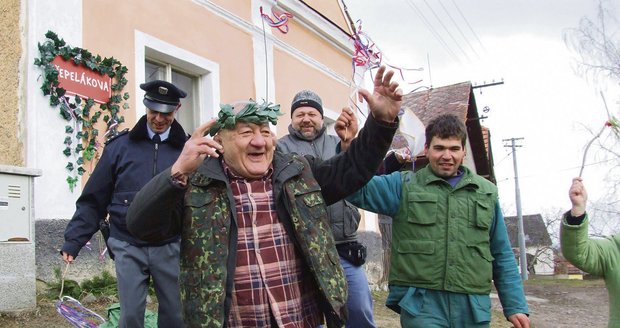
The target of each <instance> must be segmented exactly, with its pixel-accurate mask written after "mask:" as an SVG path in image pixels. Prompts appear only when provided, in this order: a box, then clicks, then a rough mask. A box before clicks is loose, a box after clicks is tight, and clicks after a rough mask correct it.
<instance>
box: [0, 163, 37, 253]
mask: <svg viewBox="0 0 620 328" xmlns="http://www.w3.org/2000/svg"><path fill="white" fill-rule="evenodd" d="M29 186H30V177H28V176H23V175H7V174H0V227H2V229H0V242H2V241H31V240H32V235H31V231H30V228H31V223H32V222H30V202H29V198H30V190H29Z"/></svg>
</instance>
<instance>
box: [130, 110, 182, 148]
mask: <svg viewBox="0 0 620 328" xmlns="http://www.w3.org/2000/svg"><path fill="white" fill-rule="evenodd" d="M129 138H130V139H131V140H133V141H139V140H144V139H149V133H148V132H147V130H146V115H143V116H142V117H141V118H140V119H139V120H138V123H136V125H134V126H133V128H132V129H131V131H130V132H129ZM185 141H187V135H186V134H185V131H184V130H183V127H181V124H179V123H178V122H177V120H176V119H175V120H174V121H172V125H171V127H170V134H169V135H168V139H166V142H168V143H169V144H170V145H172V147H174V148H183V145H184V144H185Z"/></svg>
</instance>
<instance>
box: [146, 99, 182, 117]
mask: <svg viewBox="0 0 620 328" xmlns="http://www.w3.org/2000/svg"><path fill="white" fill-rule="evenodd" d="M142 103H144V106H146V108H148V109H150V110H154V111H156V112H160V113H166V114H167V113H172V112H174V110H175V109H176V108H177V105H169V104H162V103H159V102H155V101H152V100H149V99H146V98H144V99H143V100H142Z"/></svg>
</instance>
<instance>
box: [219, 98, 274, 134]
mask: <svg viewBox="0 0 620 328" xmlns="http://www.w3.org/2000/svg"><path fill="white" fill-rule="evenodd" d="M280 115H282V112H280V105H276V104H272V103H270V102H269V103H268V102H266V101H263V102H262V103H261V104H258V103H257V102H256V101H254V100H252V99H250V100H249V101H248V102H247V103H246V105H245V107H243V109H241V110H240V111H239V112H237V113H236V114H235V107H234V106H233V105H230V104H222V105H220V112H219V114H218V119H217V122H215V124H214V125H213V126H212V127H211V128H210V129H209V135H210V136H214V135H215V134H216V133H217V132H218V131H220V130H221V129H227V130H232V129H234V128H235V125H236V124H237V122H246V123H254V124H262V123H265V122H267V121H268V122H270V123H271V124H273V125H276V124H278V116H280Z"/></svg>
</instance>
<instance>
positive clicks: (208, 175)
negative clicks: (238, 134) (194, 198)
mask: <svg viewBox="0 0 620 328" xmlns="http://www.w3.org/2000/svg"><path fill="white" fill-rule="evenodd" d="M299 157H300V155H297V154H284V153H282V152H280V151H277V150H276V152H275V153H274V155H273V180H274V181H273V182H274V184H275V183H278V182H283V181H286V180H288V179H290V178H291V177H293V176H296V175H299V174H300V173H301V171H302V170H303V168H304V163H303V161H302V160H301V159H300V158H299ZM211 180H220V181H224V182H226V184H228V178H227V177H226V173H224V168H223V167H222V163H221V162H220V159H219V158H214V157H208V158H206V159H205V161H204V162H203V163H202V165H200V166H199V167H198V170H196V174H194V175H193V176H192V179H191V183H192V184H193V185H197V186H206V185H208V184H209V183H210V181H211Z"/></svg>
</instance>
